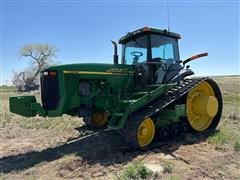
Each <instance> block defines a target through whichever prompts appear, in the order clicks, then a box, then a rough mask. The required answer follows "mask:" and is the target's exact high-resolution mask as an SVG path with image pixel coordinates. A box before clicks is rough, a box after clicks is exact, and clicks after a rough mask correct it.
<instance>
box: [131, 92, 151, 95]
mask: <svg viewBox="0 0 240 180" xmlns="http://www.w3.org/2000/svg"><path fill="white" fill-rule="evenodd" d="M146 94H148V92H136V93H133V95H134V96H135V95H146Z"/></svg>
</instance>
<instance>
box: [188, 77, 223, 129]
mask: <svg viewBox="0 0 240 180" xmlns="http://www.w3.org/2000/svg"><path fill="white" fill-rule="evenodd" d="M186 112H187V120H188V123H189V125H190V127H191V128H192V129H193V130H194V131H198V132H202V131H206V130H214V129H215V128H216V127H217V125H218V123H219V121H220V118H221V114H222V95H221V91H220V89H219V87H218V85H217V84H216V82H215V81H213V80H212V79H207V80H204V81H203V82H201V83H200V84H199V85H197V86H196V87H195V88H193V89H192V90H191V91H190V92H189V93H188V95H187V99H186Z"/></svg>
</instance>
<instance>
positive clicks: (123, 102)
mask: <svg viewBox="0 0 240 180" xmlns="http://www.w3.org/2000/svg"><path fill="white" fill-rule="evenodd" d="M136 101H137V100H126V99H121V100H119V101H118V103H120V104H131V103H134V102H136Z"/></svg>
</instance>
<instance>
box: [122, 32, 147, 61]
mask: <svg viewBox="0 0 240 180" xmlns="http://www.w3.org/2000/svg"><path fill="white" fill-rule="evenodd" d="M147 39H148V37H147V36H142V37H139V38H136V39H134V40H132V41H129V42H128V43H126V44H125V45H124V47H123V50H124V53H123V62H124V64H135V63H137V62H138V63H142V62H144V61H147V42H148V41H147Z"/></svg>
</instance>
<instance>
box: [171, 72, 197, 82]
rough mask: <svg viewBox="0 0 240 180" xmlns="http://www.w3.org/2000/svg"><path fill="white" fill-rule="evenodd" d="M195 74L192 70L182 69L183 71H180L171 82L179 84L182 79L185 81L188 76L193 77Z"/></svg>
mask: <svg viewBox="0 0 240 180" xmlns="http://www.w3.org/2000/svg"><path fill="white" fill-rule="evenodd" d="M193 74H194V72H193V71H192V70H191V69H182V70H181V71H179V73H178V74H177V75H176V76H174V77H173V78H172V79H171V80H170V83H175V82H179V81H181V80H182V79H184V78H185V77H187V76H191V75H193Z"/></svg>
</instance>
